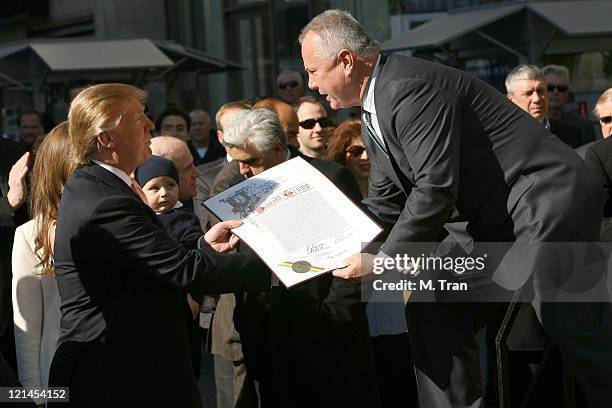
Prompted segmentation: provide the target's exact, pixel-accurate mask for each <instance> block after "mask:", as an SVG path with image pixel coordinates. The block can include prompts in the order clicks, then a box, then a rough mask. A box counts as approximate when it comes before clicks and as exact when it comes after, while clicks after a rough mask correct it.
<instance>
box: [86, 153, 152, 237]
mask: <svg viewBox="0 0 612 408" xmlns="http://www.w3.org/2000/svg"><path fill="white" fill-rule="evenodd" d="M82 169H83V171H85V172H87V173H89V174H91V175H92V176H94V177H96V178H97V179H99V180H100V181H101V182H103V183H104V184H107V185H109V186H111V187H113V188H116V189H118V190H120V192H121V193H122V194H124V195H126V196H129V197H131V198H135V199H136V201H137V202H138V204H139V205H140V206H141V207H142V208H143V209H145V211H146V212H147V213H148V214H149V216H150V217H151V219H152V220H153V222H154V223H155V224H157V225H159V226H160V227H162V228H163V225H162V224H161V222H160V221H159V217H158V216H157V214H155V212H154V211H153V210H151V208H150V207H149V206H148V205H146V204H145V203H143V202H142V199H141V198H140V197H139V196H138V194H136V192H134V190H132V188H131V187H128V185H127V184H125V182H124V181H123V180H121V179H120V178H119V177H117V176H116V175H114V174H113V173H111V172H110V171H108V170H106V169H104V168H102V166H99V165H97V164H96V163H89V164H86V165H84V166H83V167H82Z"/></svg>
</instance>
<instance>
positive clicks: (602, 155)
mask: <svg viewBox="0 0 612 408" xmlns="http://www.w3.org/2000/svg"><path fill="white" fill-rule="evenodd" d="M576 153H578V154H579V155H580V157H582V158H583V159H584V160H585V162H586V164H587V165H588V166H589V167H590V168H591V170H593V173H594V174H595V175H596V176H597V179H598V180H599V182H600V183H601V185H602V186H603V188H604V191H605V192H606V194H607V200H606V202H605V204H604V210H603V216H604V217H612V138H611V137H608V138H606V139H602V140H597V141H595V142H592V143H589V144H586V145H584V146H581V147H579V148H578V149H576Z"/></svg>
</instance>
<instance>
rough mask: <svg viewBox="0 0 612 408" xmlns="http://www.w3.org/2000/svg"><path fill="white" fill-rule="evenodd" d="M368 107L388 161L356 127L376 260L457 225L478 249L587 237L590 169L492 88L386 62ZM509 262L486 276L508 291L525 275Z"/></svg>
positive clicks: (592, 205) (408, 61) (595, 201)
mask: <svg viewBox="0 0 612 408" xmlns="http://www.w3.org/2000/svg"><path fill="white" fill-rule="evenodd" d="M374 100H375V104H376V110H377V114H378V122H379V124H380V128H381V132H382V134H383V137H384V139H385V141H386V144H387V146H388V154H387V153H385V152H383V151H382V150H381V149H380V148H379V147H378V146H377V145H376V144H375V143H374V141H373V140H372V138H371V137H369V136H368V135H369V130H368V129H366V128H365V127H364V129H363V133H364V143H365V144H366V147H367V149H368V154H369V156H370V163H371V165H372V168H371V173H370V193H369V196H368V198H367V199H366V200H365V203H366V204H367V206H368V208H369V209H370V210H371V212H372V213H373V214H375V215H376V216H377V217H378V219H379V220H380V221H381V222H382V223H384V224H386V226H387V231H388V237H387V239H386V241H385V243H384V245H383V246H382V251H383V252H384V253H386V254H388V255H391V256H395V255H396V254H402V253H404V252H405V250H406V244H407V243H411V242H434V241H437V240H439V239H440V237H441V235H442V234H443V228H444V227H445V225H446V224H448V223H452V222H467V231H466V232H467V234H468V235H469V238H471V239H474V240H475V241H483V242H491V241H514V240H518V241H575V240H583V241H591V240H593V239H596V236H597V234H598V231H597V229H598V227H597V225H598V221H597V218H598V217H599V216H600V211H601V209H600V208H601V202H602V200H603V197H602V196H603V195H602V193H601V188H600V187H599V186H598V183H597V181H596V180H595V178H594V177H593V176H592V174H591V172H590V170H589V169H588V168H587V166H586V165H585V164H584V162H583V161H582V160H580V158H579V157H578V155H576V153H575V152H574V151H573V150H572V149H570V148H569V147H568V146H566V145H565V144H564V143H562V142H561V141H560V140H559V139H558V138H556V137H554V136H553V135H551V134H550V133H549V132H548V131H546V129H544V127H543V126H542V125H541V124H540V123H538V122H537V121H536V120H535V119H533V118H532V117H530V116H529V115H528V114H527V113H525V112H524V111H523V110H522V109H520V108H519V107H518V106H516V105H515V104H513V103H512V102H511V101H509V100H508V99H507V98H506V97H504V95H502V94H501V93H500V92H499V91H497V90H496V89H494V88H493V87H491V86H489V85H488V84H486V83H484V82H483V81H480V80H478V79H477V78H475V77H473V76H472V75H470V74H469V73H466V72H464V71H460V70H457V69H454V68H450V67H446V66H442V65H439V64H435V63H432V62H427V61H423V60H420V59H417V58H409V57H403V56H397V55H390V56H389V57H388V58H385V57H383V58H381V66H380V71H379V75H378V77H377V79H376V85H375V89H374ZM561 186H562V187H561ZM576 197H580V200H577V199H576ZM587 225H588V227H587ZM516 262H517V263H516V264H515V265H513V266H511V264H510V263H508V264H506V265H507V266H508V267H507V268H504V267H503V266H504V265H500V269H498V271H497V272H496V275H495V276H494V278H495V280H496V281H497V282H498V283H500V284H501V285H502V286H504V287H506V288H509V289H515V288H518V287H520V286H521V285H522V284H523V283H524V282H525V281H526V280H527V278H528V276H529V275H530V273H531V268H529V267H528V266H526V264H522V262H523V260H522V259H518V260H516Z"/></svg>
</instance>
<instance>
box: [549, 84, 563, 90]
mask: <svg viewBox="0 0 612 408" xmlns="http://www.w3.org/2000/svg"><path fill="white" fill-rule="evenodd" d="M546 89H547V90H548V92H552V91H554V90H555V89H556V90H557V91H559V92H567V85H553V84H550V85H547V86H546Z"/></svg>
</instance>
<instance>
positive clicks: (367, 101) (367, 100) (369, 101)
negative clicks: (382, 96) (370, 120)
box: [361, 55, 380, 115]
mask: <svg viewBox="0 0 612 408" xmlns="http://www.w3.org/2000/svg"><path fill="white" fill-rule="evenodd" d="M379 69H380V55H379V56H378V59H377V60H376V65H375V66H374V71H373V72H372V78H370V83H369V84H368V90H367V91H366V94H365V95H364V96H363V103H362V104H361V107H362V108H363V110H364V111H367V112H370V113H371V114H374V115H376V106H375V105H374V87H375V86H376V77H377V76H378V71H379Z"/></svg>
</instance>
